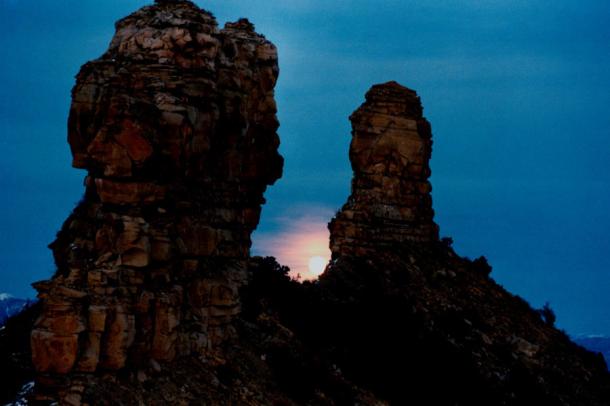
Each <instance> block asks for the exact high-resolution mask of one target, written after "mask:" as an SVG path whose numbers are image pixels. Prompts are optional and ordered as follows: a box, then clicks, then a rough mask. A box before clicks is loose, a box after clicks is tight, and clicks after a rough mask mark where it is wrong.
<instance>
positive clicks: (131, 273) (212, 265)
mask: <svg viewBox="0 0 610 406" xmlns="http://www.w3.org/2000/svg"><path fill="white" fill-rule="evenodd" d="M278 72H279V70H278V64H277V51H276V48H275V46H274V45H273V44H271V43H270V42H269V41H267V40H266V39H265V38H264V37H263V36H261V35H259V34H257V33H256V32H255V31H254V27H253V26H252V24H250V23H249V22H248V21H247V20H240V21H238V22H236V23H228V24H227V25H226V26H225V28H224V29H219V28H218V26H217V23H216V21H215V20H214V18H213V16H212V15H211V14H209V13H208V12H206V11H203V10H201V9H199V8H198V7H197V6H195V5H194V4H193V3H191V2H189V1H157V4H155V5H153V6H149V7H144V8H143V9H141V10H139V11H137V12H135V13H134V14H132V15H130V16H128V17H126V18H124V19H122V20H121V21H119V22H118V23H117V24H116V34H115V36H114V38H113V40H112V42H111V44H110V47H109V49H108V51H107V52H106V53H105V54H104V55H103V56H102V57H101V58H99V59H97V60H95V61H92V62H89V63H87V64H86V65H84V66H83V67H82V69H81V71H80V73H79V74H78V76H77V83H76V86H75V87H74V89H73V94H72V95H73V102H72V107H71V110H70V118H69V133H68V140H69V143H70V147H71V150H72V154H73V165H74V166H75V167H77V168H82V169H86V170H87V172H88V175H87V177H86V181H85V184H86V193H85V197H84V199H83V201H82V202H81V203H80V204H79V205H78V207H77V208H76V209H75V211H74V213H73V214H72V215H71V216H70V217H69V218H68V220H67V221H66V222H65V224H64V226H63V228H62V229H61V231H60V232H59V234H58V238H57V240H56V241H55V242H54V243H53V244H52V245H51V248H52V249H53V253H54V256H55V259H56V263H57V266H58V269H57V273H56V275H55V276H54V277H53V279H51V280H49V281H45V282H39V283H37V284H35V287H36V289H38V291H39V297H40V299H41V301H42V306H43V310H42V315H41V316H40V318H39V319H38V321H37V322H36V325H35V328H34V330H33V332H32V336H31V342H32V352H33V360H34V366H35V368H36V370H37V371H38V373H39V376H38V383H39V387H44V386H47V387H53V386H56V385H59V386H61V387H63V388H67V387H69V386H70V385H69V384H70V379H64V378H65V377H67V376H69V377H74V376H78V375H79V374H80V375H82V374H85V375H86V374H88V373H94V372H96V371H100V370H103V371H117V370H120V369H122V368H124V367H125V366H127V365H129V366H131V367H136V368H137V367H141V368H148V367H150V366H151V365H153V366H155V365H156V363H157V362H159V361H172V360H173V359H175V358H176V357H177V356H180V355H193V356H197V357H203V358H206V359H208V360H210V361H212V362H213V360H214V359H215V358H217V357H222V350H221V347H222V344H223V342H225V340H227V339H228V338H230V337H231V336H232V334H233V330H232V327H231V321H232V318H233V317H234V316H235V315H236V314H237V313H238V312H239V309H240V304H239V297H238V289H239V287H240V286H241V285H242V284H243V283H244V281H245V259H246V258H247V257H248V256H249V248H250V244H251V242H250V234H251V232H252V231H253V229H254V228H255V227H256V225H257V224H258V221H259V216H260V210H261V204H263V203H264V199H263V193H264V191H265V189H266V187H267V185H270V184H272V183H273V182H274V181H275V180H276V179H278V178H279V177H280V176H281V173H282V165H283V160H282V158H281V156H279V154H278V152H277V148H278V145H279V138H278V136H277V134H276V130H277V128H278V121H277V119H276V105H275V101H274V90H273V89H274V86H275V83H276V79H277V76H278ZM75 387H76V389H74V388H75ZM53 390H54V389H53ZM71 391H72V392H70V391H64V392H63V394H62V396H64V399H72V400H73V401H74V399H77V398H78V397H79V393H78V392H79V391H78V385H76V386H75V385H74V384H73V385H72V389H71Z"/></svg>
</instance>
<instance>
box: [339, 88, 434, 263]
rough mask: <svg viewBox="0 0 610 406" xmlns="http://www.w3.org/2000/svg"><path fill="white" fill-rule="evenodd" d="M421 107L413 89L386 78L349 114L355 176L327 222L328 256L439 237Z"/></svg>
mask: <svg viewBox="0 0 610 406" xmlns="http://www.w3.org/2000/svg"><path fill="white" fill-rule="evenodd" d="M422 112H423V109H422V106H421V102H420V99H419V97H418V96H417V93H416V92H415V91H413V90H410V89H407V88H406V87H403V86H401V85H399V84H398V83H396V82H389V83H385V84H380V85H375V86H373V87H372V88H371V89H370V90H369V91H368V93H367V94H366V101H365V103H364V104H362V105H361V106H360V107H359V108H358V109H357V110H356V111H355V112H354V113H353V114H352V116H351V117H350V120H351V122H352V128H353V130H352V136H353V138H352V142H351V146H350V153H349V156H350V161H351V164H352V169H353V171H354V177H353V180H352V193H351V196H350V197H349V199H348V201H347V203H346V204H345V205H344V206H343V208H342V210H341V211H340V212H339V213H337V216H336V217H335V218H334V219H333V220H332V222H331V223H330V225H329V228H330V232H331V241H330V248H331V251H332V254H333V257H337V256H338V255H341V254H353V255H365V254H367V253H371V252H374V251H375V250H376V249H378V248H380V247H383V246H389V245H392V244H400V243H402V242H405V241H411V242H430V241H436V240H438V227H437V225H436V224H435V223H434V221H433V217H434V211H433V210H432V198H431V196H430V192H431V190H432V187H431V185H430V182H428V177H429V176H430V167H429V165H428V161H429V160H430V156H431V153H432V133H431V127H430V123H429V122H428V121H427V120H426V119H425V118H424V117H423V115H422Z"/></svg>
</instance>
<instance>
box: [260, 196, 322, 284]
mask: <svg viewBox="0 0 610 406" xmlns="http://www.w3.org/2000/svg"><path fill="white" fill-rule="evenodd" d="M332 215H333V211H332V209H330V208H327V207H321V206H313V205H296V206H292V207H289V208H288V209H286V210H285V211H284V212H283V213H281V214H280V215H278V216H276V217H275V218H274V219H273V220H272V222H274V223H275V224H276V225H277V230H276V231H274V232H263V233H257V234H256V235H255V236H254V246H253V252H254V254H256V255H262V256H273V257H275V258H276V259H277V260H278V262H279V263H281V264H282V265H286V266H288V267H289V268H290V270H291V272H290V275H291V276H292V277H294V278H297V277H300V278H301V279H302V280H305V279H307V280H310V279H315V278H317V277H318V274H317V273H316V272H312V271H311V270H310V269H309V262H310V260H311V259H312V258H316V257H321V258H323V259H324V260H325V261H326V262H328V260H330V249H329V248H328V239H329V232H328V228H327V224H328V222H329V221H330V218H331V217H332ZM314 262H315V261H314Z"/></svg>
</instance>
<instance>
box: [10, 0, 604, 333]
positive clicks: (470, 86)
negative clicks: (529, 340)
mask: <svg viewBox="0 0 610 406" xmlns="http://www.w3.org/2000/svg"><path fill="white" fill-rule="evenodd" d="M145 4H147V2H145V1H136V0H103V1H94V0H79V1H77V0H53V1H51V0H36V1H34V0H0V49H2V50H3V61H2V63H1V64H0V78H2V79H1V81H2V82H1V85H2V91H0V148H1V149H2V159H0V190H1V191H2V192H1V193H0V213H2V214H1V215H0V258H1V259H2V261H1V262H0V291H7V292H10V293H13V294H15V295H18V296H28V295H31V294H32V291H31V289H30V288H29V283H30V282H32V281H34V280H39V279H44V278H47V277H48V276H49V275H50V274H51V273H52V272H53V264H52V260H51V255H50V252H49V251H48V250H47V249H46V245H47V244H48V243H49V242H51V241H52V240H53V238H54V235H55V232H56V231H57V230H58V229H59V227H60V226H61V223H62V221H63V220H64V219H65V218H66V217H67V215H68V213H69V212H70V210H71V209H72V208H73V206H74V205H75V203H76V202H77V201H78V200H79V199H80V197H81V195H82V191H83V187H82V179H83V177H84V173H83V172H82V171H78V170H75V169H71V168H70V154H69V149H68V145H67V142H66V121H67V113H68V108H69V103H70V98H69V97H70V89H71V87H72V85H73V81H74V79H73V77H74V75H75V74H76V73H77V72H78V69H79V67H80V65H82V64H83V63H84V62H86V61H87V60H90V59H93V58H96V57H98V56H99V55H100V54H101V53H102V52H103V51H104V50H105V48H106V47H107V45H108V43H109V41H110V38H111V36H112V34H113V30H114V28H113V23H114V21H115V20H117V19H118V18H120V17H122V16H124V15H126V14H128V13H129V12H131V11H133V10H135V9H137V8H138V7H140V6H142V5H145ZM197 4H199V5H200V6H202V7H204V8H206V9H208V10H210V11H212V12H213V13H214V14H215V15H216V16H217V18H218V19H219V22H220V23H221V24H223V23H224V22H225V21H227V20H236V19H237V18H239V17H244V16H246V17H248V18H250V19H251V20H252V21H253V22H254V23H255V24H256V26H257V29H258V31H259V32H262V33H264V34H265V35H266V36H267V37H268V38H269V39H270V40H272V41H273V42H274V43H275V44H276V45H277V46H278V48H279V53H280V66H281V77H280V81H279V83H278V87H277V100H278V105H279V118H280V121H281V123H282V126H281V128H280V137H281V139H282V146H281V151H282V154H283V155H284V156H285V158H286V167H285V173H284V177H283V179H281V180H280V181H279V182H278V183H277V184H276V186H274V187H272V188H271V189H270V190H269V192H268V193H267V199H268V201H269V203H268V205H267V206H266V207H265V209H264V211H263V219H262V223H261V226H260V228H259V231H257V233H256V234H255V236H254V242H255V246H254V249H255V252H262V253H273V250H274V249H277V247H274V244H276V243H273V244H269V243H267V242H269V241H272V242H273V241H275V242H277V241H278V240H279V241H281V240H282V239H281V238H279V239H278V238H277V236H278V235H279V236H284V235H286V234H289V233H290V232H291V229H303V227H302V226H303V222H308V223H311V224H315V225H318V226H319V227H320V228H322V229H323V228H324V224H325V223H326V221H328V218H327V216H328V213H333V212H334V211H335V210H336V209H338V208H339V207H340V206H341V205H342V204H343V202H344V201H345V199H346V197H347V195H348V193H349V181H350V178H351V170H350V167H349V161H348V156H347V151H348V147H349V141H350V127H349V122H348V120H347V117H348V116H349V114H350V113H351V112H352V111H353V110H354V109H355V108H356V107H357V106H358V105H359V104H360V103H361V102H362V100H363V95H364V93H365V91H366V90H367V89H368V88H369V87H370V86H371V85H372V84H374V83H379V82H383V81H388V80H397V81H399V82H401V83H402V84H404V85H406V86H409V87H411V88H414V89H416V90H417V91H418V93H419V94H420V96H421V97H422V100H423V103H424V107H425V115H426V116H427V118H428V119H429V120H430V121H431V123H432V128H433V132H434V152H433V159H432V171H433V175H432V182H433V186H434V191H433V198H434V206H435V209H436V212H437V216H436V221H437V222H438V223H439V225H440V226H441V234H442V235H447V236H452V237H453V238H454V240H455V244H454V245H455V247H456V249H457V251H458V252H459V253H460V254H462V255H465V256H470V257H477V256H479V255H486V256H487V257H488V258H489V260H490V262H491V264H492V265H493V267H494V271H493V274H492V275H493V276H494V277H495V279H496V280H497V281H498V282H500V283H501V284H503V285H504V286H506V287H507V288H508V289H509V290H511V291H513V292H514V293H518V294H519V295H521V296H523V297H525V298H526V299H527V300H528V301H530V302H531V303H532V304H533V305H534V306H537V307H539V306H541V305H542V304H543V303H544V302H545V301H549V302H550V303H551V306H552V307H553V308H554V309H555V310H556V312H557V314H558V324H559V325H560V326H561V327H563V328H565V329H566V330H568V332H570V333H572V334H586V333H605V334H610V312H609V311H608V309H610V295H609V294H608V290H609V288H610V234H609V232H608V230H609V229H610V212H609V210H608V208H609V207H610V170H609V169H610V163H609V158H610V154H609V152H610V134H609V132H610V131H609V129H610V112H609V108H610V92H609V91H608V90H609V89H610V45H609V44H610V28H609V27H610V25H609V24H608V21H609V19H610V3H609V2H607V1H605V0H604V1H601V0H600V1H594V0H580V1H575V0H574V1H572V0H555V1H548V0H538V1H523V0H513V1H500V0H489V1H475V0H465V1H448V0H445V1H443V0H437V1H424V0H417V1H415V0H412V1H408V0H377V1H362V0H352V1H343V0H336V1H332V2H330V1H326V0H291V1H281V2H276V1H270V0H264V1H262V0H261V1H258V0H249V1H243V0H242V1H237V0H210V1H205V2H204V1H198V2H197ZM294 213H297V214H296V215H295V214H294ZM291 218H293V219H294V221H295V222H296V223H295V224H296V225H295V224H293V223H291V222H290V219H291ZM306 228H308V229H310V228H311V227H310V226H308V227H306Z"/></svg>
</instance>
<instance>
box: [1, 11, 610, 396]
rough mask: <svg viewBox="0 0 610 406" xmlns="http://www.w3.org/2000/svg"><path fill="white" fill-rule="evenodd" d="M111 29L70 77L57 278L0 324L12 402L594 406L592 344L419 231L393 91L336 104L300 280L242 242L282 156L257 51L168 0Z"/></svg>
mask: <svg viewBox="0 0 610 406" xmlns="http://www.w3.org/2000/svg"><path fill="white" fill-rule="evenodd" d="M116 29H117V30H116V34H115V36H114V38H113V40H112V42H111V44H110V47H109V50H108V51H107V52H106V53H105V54H104V55H103V56H102V57H101V58H99V59H98V60H95V61H93V62H90V63H88V64H86V65H85V66H83V68H82V69H81V72H80V73H79V75H78V77H77V83H76V86H75V87H74V90H73V103H72V108H71V111H70V120H69V135H68V140H69V143H70V147H71V149H72V153H73V158H74V160H73V164H74V166H75V167H78V168H84V169H86V170H87V172H88V176H87V178H86V182H85V183H86V186H87V189H86V193H85V196H84V198H83V200H82V202H81V203H80V204H79V205H78V207H77V208H76V209H75V211H74V212H73V213H72V215H71V216H70V217H69V218H68V219H67V220H66V222H65V224H64V226H63V227H62V229H61V230H60V232H59V233H58V236H57V240H56V241H55V242H54V243H53V244H52V245H51V248H52V249H53V253H54V255H55V259H56V263H57V273H56V275H55V276H54V277H53V278H52V279H51V280H49V281H44V282H39V283H37V284H35V287H36V288H37V289H38V291H39V296H40V299H41V300H40V304H39V307H37V308H35V309H33V310H31V311H30V313H28V316H27V317H25V316H24V319H23V320H21V322H16V323H15V324H12V325H11V326H7V329H6V331H5V332H3V335H2V336H0V338H2V340H1V341H0V349H1V350H2V351H0V352H1V353H3V354H9V355H10V356H9V358H10V359H18V358H19V357H21V359H23V358H25V357H27V356H28V355H29V351H30V348H26V346H24V345H23V340H22V339H19V337H21V336H22V335H23V331H24V330H25V331H26V332H27V331H29V330H30V327H31V330H32V331H31V359H32V364H31V368H29V367H28V365H29V363H22V364H21V366H19V365H18V363H15V362H13V363H6V364H3V366H2V368H0V369H1V370H2V371H3V374H6V375H10V373H11V371H13V370H19V371H21V372H22V375H20V378H19V379H17V380H16V381H15V382H14V385H13V387H14V388H19V387H20V386H21V384H22V383H24V382H26V381H27V379H29V377H33V378H35V381H36V387H35V394H34V396H33V398H32V399H33V400H35V401H38V402H53V401H59V403H60V404H67V405H80V404H107V405H132V404H150V405H162V404H201V405H235V404H239V405H242V404H243V405H354V404H361V405H386V404H394V405H408V404H433V405H441V406H442V405H453V406H455V405H464V406H465V405H515V406H517V405H519V406H523V405H530V404H531V405H534V404H535V405H549V406H552V405H571V406H575V405H576V406H578V405H583V406H584V405H589V406H595V405H600V406H601V405H607V404H610V377H609V375H608V373H607V371H606V365H605V363H604V360H603V358H602V357H601V356H600V355H595V354H593V353H590V352H588V351H586V350H584V349H582V348H580V347H578V346H577V345H575V344H573V343H572V342H571V341H570V340H569V339H568V337H567V336H566V335H565V334H563V333H562V332H560V331H558V330H557V329H555V328H554V327H553V326H552V321H551V320H550V319H549V318H546V319H545V318H544V317H541V314H540V313H539V312H537V311H534V310H533V309H531V308H530V307H529V306H528V305H527V303H525V302H524V301H523V300H521V299H520V298H518V297H515V296H513V295H511V294H510V293H508V292H506V291H505V290H504V289H502V288H501V287H500V286H498V285H497V284H495V283H494V282H493V280H492V279H490V277H489V273H490V271H491V268H490V266H489V265H488V264H487V261H486V260H485V259H484V258H479V259H478V260H475V261H471V260H468V259H465V258H461V257H459V256H458V255H456V253H455V252H454V251H453V250H452V248H451V247H450V245H449V241H448V240H443V241H439V238H438V227H437V226H436V224H435V223H434V221H433V215H434V212H433V210H432V200H431V197H430V191H431V186H430V184H429V182H428V177H429V175H430V169H429V165H428V162H429V159H430V154H431V150H432V148H431V147H432V138H431V137H432V132H431V128H430V125H429V123H428V122H427V121H426V119H425V118H424V117H423V109H422V106H421V103H420V100H419V97H418V96H417V94H416V93H415V92H414V91H413V90H410V89H407V88H405V87H403V86H401V85H399V84H397V83H395V82H390V83H386V84H380V85H376V86H374V87H373V88H372V89H371V90H370V91H369V92H368V94H367V96H366V101H365V102H364V104H363V105H362V106H361V107H360V108H359V109H358V110H357V111H356V112H355V113H354V115H352V117H351V120H352V125H353V142H352V145H351V148H350V160H351V162H352V167H353V169H354V180H353V183H352V185H353V188H352V195H351V196H350V198H349V200H348V202H347V203H346V205H345V206H344V207H343V209H342V210H341V211H340V212H339V213H338V214H337V216H336V218H335V219H333V220H332V221H331V223H330V225H329V227H330V230H331V241H330V244H331V249H332V253H333V259H332V261H331V263H330V264H329V266H328V267H327V269H326V271H325V273H324V275H323V276H322V277H321V278H320V280H319V281H317V282H314V283H312V282H307V283H303V284H300V283H297V282H295V281H292V280H290V278H289V277H288V276H287V273H288V270H287V269H286V268H285V267H282V266H281V265H279V264H277V263H275V261H274V260H273V259H270V258H266V259H263V258H250V257H249V247H250V235H251V232H252V231H253V230H254V228H255V227H256V225H257V223H258V219H259V215H260V209H261V204H262V203H263V202H264V199H263V193H264V191H265V188H266V187H267V186H268V185H270V184H272V183H273V182H274V181H275V180H276V179H277V178H279V177H280V175H281V170H282V159H281V157H280V156H279V155H278V153H277V147H278V144H279V140H278V136H277V134H276V130H277V127H278V122H277V119H276V116H275V113H276V107H275V101H274V97H273V88H274V85H275V81H276V79H277V75H278V65H277V53H276V50H275V47H274V46H273V45H272V44H271V43H270V42H268V41H267V40H266V39H265V38H264V37H263V36H261V35H259V34H256V33H255V31H254V27H253V26H252V24H250V23H249V22H248V21H247V20H240V21H238V22H236V23H229V24H227V25H226V26H225V27H224V28H223V29H220V28H219V27H218V26H217V24H216V22H215V20H214V18H213V17H212V15H211V14H210V13H208V12H206V11H204V10H201V9H199V8H198V7H197V6H195V5H194V4H193V3H191V2H189V1H185V0H173V1H170V0H164V1H162V0H157V1H156V4H155V5H153V6H148V7H144V8H142V9H141V10H139V11H137V12H135V13H134V14H132V15H130V16H128V17H126V18H125V19H123V20H121V21H119V22H118V23H117V26H116ZM11 357H12V358H11ZM16 357H17V358H16ZM19 368H21V369H19ZM20 380H21V381H20Z"/></svg>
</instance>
